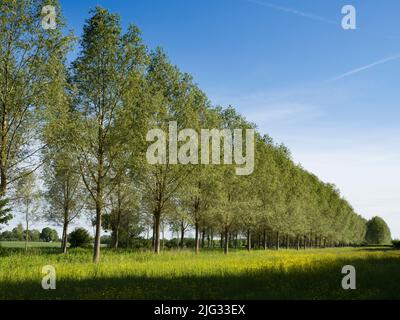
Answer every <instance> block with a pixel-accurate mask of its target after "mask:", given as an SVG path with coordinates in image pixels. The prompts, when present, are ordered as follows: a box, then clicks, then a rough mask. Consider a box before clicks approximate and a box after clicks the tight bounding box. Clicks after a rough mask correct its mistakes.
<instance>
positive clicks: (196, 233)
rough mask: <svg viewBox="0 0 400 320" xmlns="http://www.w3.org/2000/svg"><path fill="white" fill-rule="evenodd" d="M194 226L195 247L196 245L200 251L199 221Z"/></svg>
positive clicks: (197, 251)
mask: <svg viewBox="0 0 400 320" xmlns="http://www.w3.org/2000/svg"><path fill="white" fill-rule="evenodd" d="M194 227H195V231H194V247H195V252H196V253H199V250H200V248H199V245H200V243H199V223H198V222H196V223H195V225H194Z"/></svg>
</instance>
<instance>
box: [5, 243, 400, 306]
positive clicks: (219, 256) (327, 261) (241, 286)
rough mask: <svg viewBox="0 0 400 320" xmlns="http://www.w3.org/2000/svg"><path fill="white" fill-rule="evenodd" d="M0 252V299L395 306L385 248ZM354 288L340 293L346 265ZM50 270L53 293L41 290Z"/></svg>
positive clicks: (390, 253)
mask: <svg viewBox="0 0 400 320" xmlns="http://www.w3.org/2000/svg"><path fill="white" fill-rule="evenodd" d="M91 257H92V252H91V250H88V249H74V250H70V251H69V253H68V254H66V255H63V254H60V253H59V250H57V249H55V248H32V249H30V250H29V252H28V254H25V253H24V251H23V250H21V249H18V248H13V249H12V248H2V249H1V250H0V298H1V299H15V298H16V299H383V298H386V299H399V298H400V272H399V267H400V251H398V250H391V249H388V248H386V249H385V248H341V249H314V250H306V251H299V252H298V251H296V250H281V251H279V252H277V251H275V250H267V251H263V250H255V251H252V252H246V251H244V250H240V251H239V250H238V251H232V252H231V253H229V254H228V255H224V254H223V253H222V252H220V251H219V250H214V251H204V252H202V253H200V254H198V255H195V254H194V253H192V252H190V251H183V252H179V251H169V252H163V253H162V254H160V255H158V256H156V255H154V254H153V253H151V252H133V251H127V250H121V251H113V250H111V249H103V251H102V257H101V258H102V260H101V262H100V264H99V265H94V264H93V263H92V262H91ZM347 264H350V265H353V266H354V267H355V268H356V272H357V289H356V290H343V289H342V287H341V280H342V277H343V276H344V275H342V274H341V270H342V267H343V266H344V265H347ZM44 265H53V266H54V267H55V269H56V271H57V289H56V290H43V289H42V288H41V279H42V276H43V275H42V274H41V268H42V267H43V266H44Z"/></svg>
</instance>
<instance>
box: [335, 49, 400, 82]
mask: <svg viewBox="0 0 400 320" xmlns="http://www.w3.org/2000/svg"><path fill="white" fill-rule="evenodd" d="M397 59H400V54H398V55H395V56H391V57H388V58H385V59H381V60H378V61H376V62H373V63H370V64H367V65H366V66H363V67H360V68H357V69H354V70H351V71H348V72H345V73H342V74H341V75H339V76H337V77H335V78H333V79H330V80H329V81H337V80H339V79H343V78H346V77H349V76H351V75H353V74H356V73H359V72H361V71H364V70H367V69H371V68H373V67H375V66H378V65H380V64H384V63H386V62H389V61H393V60H397Z"/></svg>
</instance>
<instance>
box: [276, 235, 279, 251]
mask: <svg viewBox="0 0 400 320" xmlns="http://www.w3.org/2000/svg"><path fill="white" fill-rule="evenodd" d="M276 250H279V231H277V232H276Z"/></svg>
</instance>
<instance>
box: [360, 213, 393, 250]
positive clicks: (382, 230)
mask: <svg viewBox="0 0 400 320" xmlns="http://www.w3.org/2000/svg"><path fill="white" fill-rule="evenodd" d="M365 240H366V241H367V242H368V244H377V245H385V244H390V243H391V242H392V238H391V236H390V229H389V227H388V225H387V224H386V222H385V221H384V220H383V219H382V218H379V217H373V218H372V219H371V220H369V221H368V222H367V233H366V235H365Z"/></svg>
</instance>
